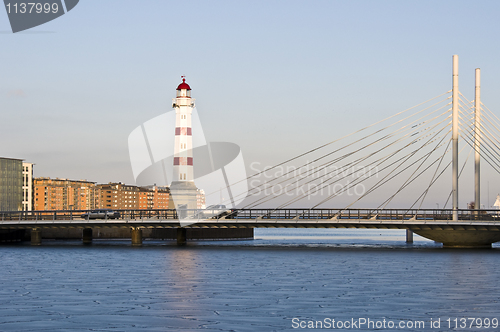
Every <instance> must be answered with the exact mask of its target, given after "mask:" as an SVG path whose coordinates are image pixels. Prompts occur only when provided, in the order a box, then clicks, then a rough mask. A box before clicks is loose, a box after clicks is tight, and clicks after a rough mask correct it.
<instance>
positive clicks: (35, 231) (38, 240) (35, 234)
mask: <svg viewBox="0 0 500 332" xmlns="http://www.w3.org/2000/svg"><path fill="white" fill-rule="evenodd" d="M41 244H42V230H41V229H40V228H32V229H31V245H32V246H39V245H41Z"/></svg>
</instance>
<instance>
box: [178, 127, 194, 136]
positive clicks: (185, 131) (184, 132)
mask: <svg viewBox="0 0 500 332" xmlns="http://www.w3.org/2000/svg"><path fill="white" fill-rule="evenodd" d="M175 134H176V135H183V136H186V135H187V136H191V128H190V127H176V128H175Z"/></svg>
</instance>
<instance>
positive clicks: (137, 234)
mask: <svg viewBox="0 0 500 332" xmlns="http://www.w3.org/2000/svg"><path fill="white" fill-rule="evenodd" d="M131 238H132V246H135V247H138V246H142V229H140V228H139V227H133V228H132V229H131Z"/></svg>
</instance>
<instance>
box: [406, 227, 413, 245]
mask: <svg viewBox="0 0 500 332" xmlns="http://www.w3.org/2000/svg"><path fill="white" fill-rule="evenodd" d="M406 243H413V231H412V230H411V229H407V230H406Z"/></svg>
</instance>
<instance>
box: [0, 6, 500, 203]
mask: <svg viewBox="0 0 500 332" xmlns="http://www.w3.org/2000/svg"><path fill="white" fill-rule="evenodd" d="M499 14H500V2H498V1H494V0H491V1H456V0H455V1H435V0H433V1H425V0H419V1H375V0H369V1H356V0H354V1H334V0H330V1H182V2H180V1H166V0H165V1H155V0H149V1H138V0H136V1H132V0H128V1H125V0H116V1H114V0H105V1H102V0H100V1H97V0H81V1H80V2H79V4H78V5H77V6H76V7H75V8H74V9H73V10H72V11H70V12H68V13H67V14H65V15H63V16H62V17H59V18H58V19H55V20H53V21H51V22H48V23H46V24H43V25H40V26H38V27H35V28H32V29H30V30H27V31H25V32H19V33H16V34H13V33H12V32H11V29H10V25H9V21H8V17H7V14H6V12H5V11H3V10H0V45H1V46H0V47H1V48H0V60H1V62H0V63H1V65H0V68H1V69H0V105H1V106H0V114H1V122H0V142H1V143H0V144H1V145H0V156H3V157H10V158H21V159H24V160H26V161H28V162H32V163H35V164H36V165H35V168H34V172H35V176H36V177H41V176H43V177H54V178H55V177H59V178H69V179H87V180H89V181H95V182H99V183H107V182H123V183H130V184H132V183H134V177H133V174H132V168H131V166H130V161H129V153H128V147H127V138H128V136H129V134H130V133H131V132H132V131H133V130H134V129H135V128H136V127H137V126H140V125H141V124H142V123H144V122H146V121H148V120H150V119H152V118H154V117H156V116H159V115H161V114H163V113H165V112H167V111H170V110H171V99H172V98H173V97H175V88H176V87H177V85H178V84H179V83H180V81H181V80H180V76H181V75H185V76H186V78H187V82H188V83H189V84H190V86H191V88H192V96H193V97H194V98H196V103H197V110H198V115H199V118H200V121H201V123H202V125H203V130H204V133H205V136H206V139H207V141H211V142H232V143H235V144H238V145H239V146H240V148H241V151H242V154H243V157H244V160H245V164H246V165H247V168H248V170H249V172H251V170H252V169H255V168H263V167H265V166H271V165H274V164H277V163H279V162H280V161H282V160H285V159H288V158H290V157H293V156H295V155H298V154H300V153H302V152H304V151H307V150H309V149H312V148H314V147H316V146H318V145H321V144H322V143H325V142H329V141H332V140H334V139H336V138H338V137H340V136H342V135H345V134H348V133H350V132H352V131H355V130H357V129H359V128H360V127H363V126H366V125H368V124H370V123H373V122H375V121H377V120H379V119H381V118H385V117H387V116H389V115H391V114H394V113H396V112H399V111H401V110H404V109H406V108H408V107H411V106H413V105H415V104H418V103H420V102H422V101H424V100H427V99H429V98H432V97H434V96H437V95H439V94H441V93H444V92H446V91H448V90H450V89H451V59H452V55H453V54H458V55H459V57H460V90H461V91H462V93H463V94H464V95H466V96H467V97H468V98H469V99H473V91H474V69H475V68H481V70H482V101H483V102H484V103H485V104H486V105H487V106H488V107H489V108H490V109H491V110H493V111H494V110H499V106H500V98H499V94H498V91H500V81H499V80H497V79H495V77H498V76H499V75H500V64H499V63H498V54H499V53H500V52H499V51H500V43H499V42H498V36H499V35H500V31H499V30H500V23H499V22H500V21H499V20H498V15H499ZM497 114H498V115H499V116H500V111H499V112H498V113H497ZM252 163H253V165H254V166H253V168H251V167H250V165H251V164H252ZM255 165H258V166H255ZM471 176H472V175H471ZM496 177H497V176H496V175H495V174H493V175H491V177H490V178H488V179H483V182H485V181H491V187H493V188H492V189H491V195H492V196H494V195H496V192H497V191H500V187H499V188H498V190H497V189H496V186H500V181H497V180H496ZM484 195H486V193H485V194H484ZM465 199H468V197H464V200H465ZM491 200H493V198H491ZM491 204H492V202H491Z"/></svg>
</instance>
